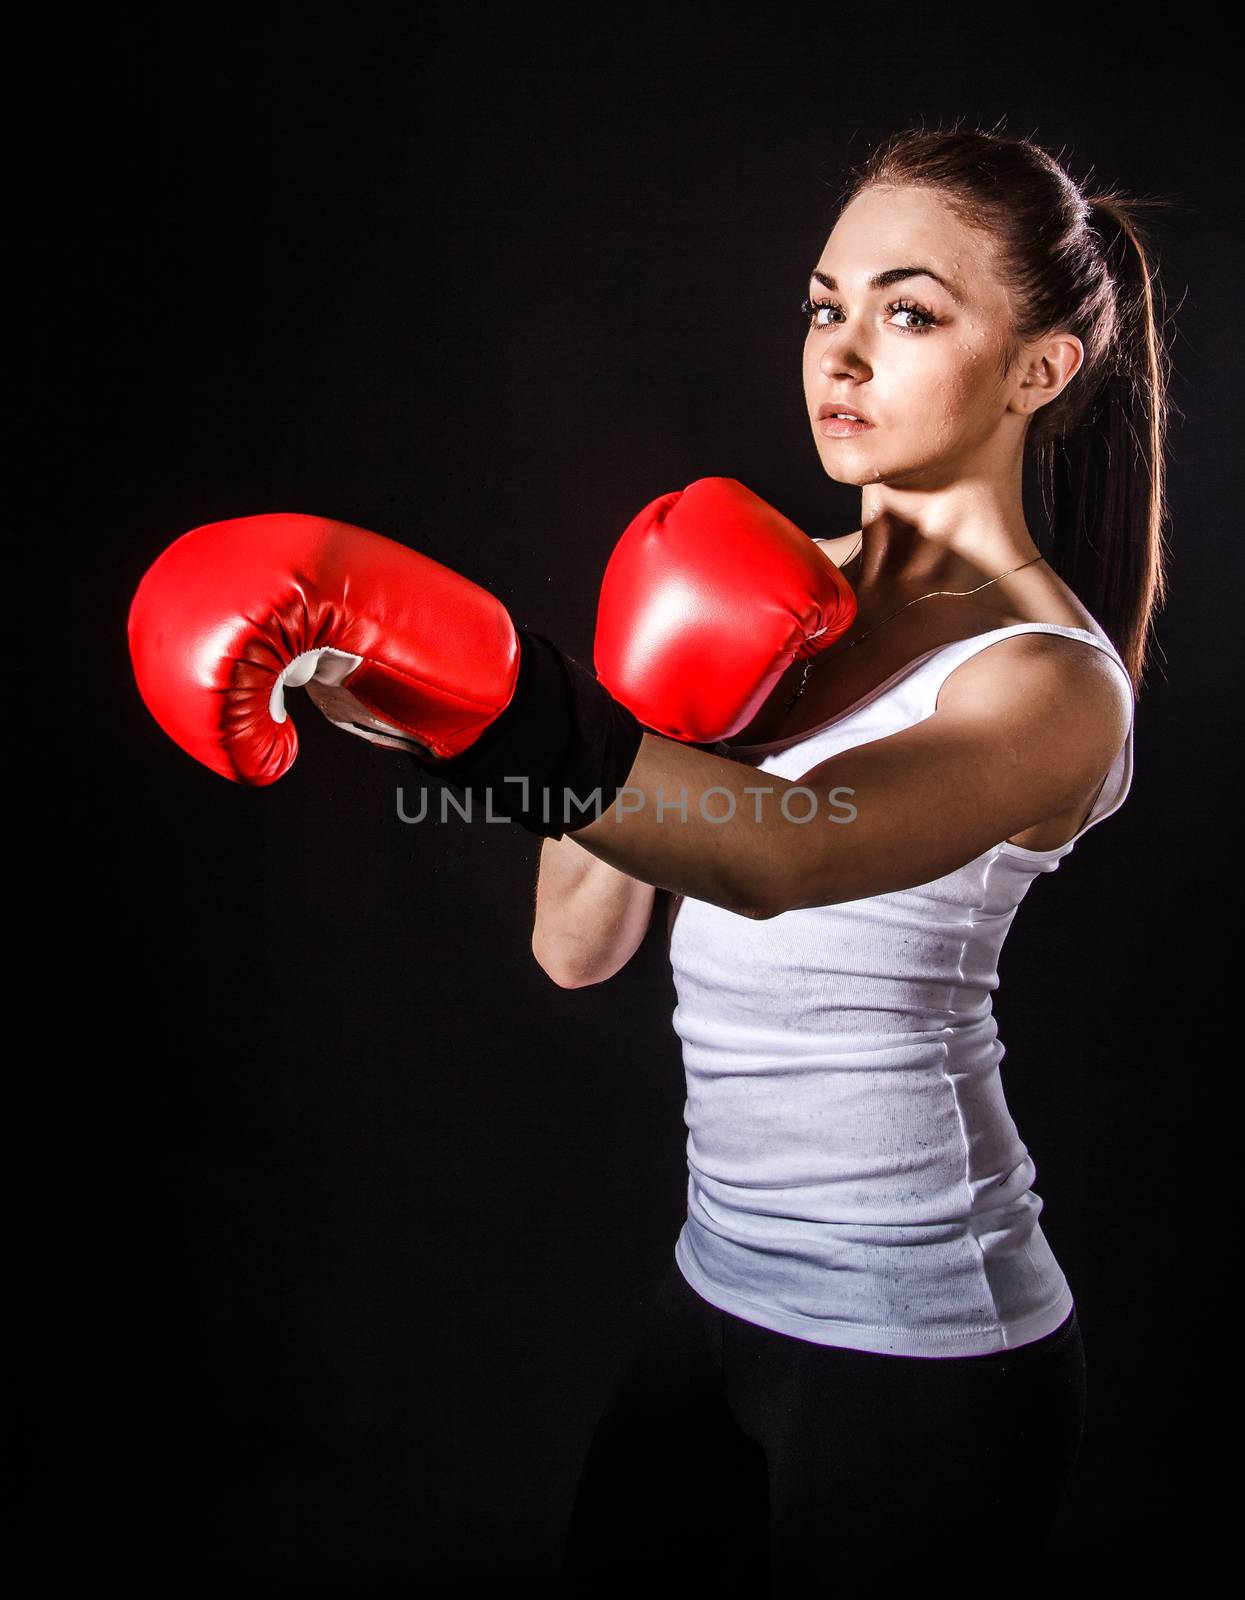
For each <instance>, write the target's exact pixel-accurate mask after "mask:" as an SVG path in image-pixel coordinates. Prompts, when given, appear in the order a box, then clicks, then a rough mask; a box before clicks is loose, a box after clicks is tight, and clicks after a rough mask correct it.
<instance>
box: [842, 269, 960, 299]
mask: <svg viewBox="0 0 1245 1600" xmlns="http://www.w3.org/2000/svg"><path fill="white" fill-rule="evenodd" d="M813 277H814V278H815V279H816V280H817V282H818V283H820V284H823V285H824V286H825V287H826V288H827V289H833V290H834V291H835V293H836V294H837V293H838V289H839V286H838V284H837V283H836V282H835V281H834V279H833V278H828V277H827V276H826V274H825V273H824V272H818V271H816V270H814V272H813ZM921 277H925V278H932V279H933V280H934V282H935V283H940V284H941V285H942V286H943V288H944V289H945V290H946V291H947V293H948V294H949V295H950V296H951V298H952V299H953V300H954V301H955V303H956V304H957V305H960V306H962V305H963V304H964V296H963V295H962V294H960V292H959V290H958V289H955V288H953V287H952V285H951V284H949V283H948V282H947V280H946V279H945V278H944V277H942V276H940V274H939V273H937V272H935V271H934V270H933V268H932V267H888V268H887V270H886V271H885V272H879V273H876V274H875V275H874V276H873V277H872V278H870V279H869V287H870V288H871V289H889V288H890V286H891V284H893V283H902V282H903V281H904V279H905V278H921Z"/></svg>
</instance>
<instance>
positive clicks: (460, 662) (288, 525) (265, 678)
mask: <svg viewBox="0 0 1245 1600" xmlns="http://www.w3.org/2000/svg"><path fill="white" fill-rule="evenodd" d="M129 639H130V656H131V659H132V661H133V663H134V673H135V676H136V678H137V680H138V687H139V691H140V693H141V694H142V697H143V700H144V701H145V702H146V704H147V707H148V709H149V710H150V712H151V713H152V715H153V716H154V717H155V719H156V721H157V722H158V723H159V724H160V726H161V727H162V728H163V729H164V730H165V732H166V733H167V734H169V736H170V737H171V738H173V739H174V740H176V742H177V743H178V744H179V745H181V747H182V748H183V749H184V750H186V751H187V752H188V753H189V754H190V755H192V756H194V757H195V759H196V760H198V761H202V762H203V763H204V765H205V766H208V767H211V768H212V770H213V771H214V772H219V773H220V774H221V775H222V776H223V777H226V778H232V779H233V780H234V781H235V782H238V783H246V784H269V783H275V782H276V780H277V779H278V778H280V777H281V776H282V775H283V774H284V773H285V772H287V771H288V770H289V768H290V766H291V765H292V763H293V761H294V758H295V756H296V755H297V753H298V736H297V734H296V733H295V731H294V725H293V723H292V722H291V721H290V720H289V717H288V715H287V713H286V708H285V689H286V688H287V687H292V686H300V685H305V686H306V688H307V690H308V693H309V694H311V695H312V697H313V699H315V701H316V704H317V705H318V706H319V707H320V709H321V710H322V711H323V712H324V714H325V715H326V716H327V717H328V718H329V720H330V721H332V722H335V723H336V724H337V725H338V726H339V727H342V728H345V729H347V730H348V731H349V732H351V733H358V734H360V735H361V736H362V737H364V738H367V739H372V740H373V741H374V742H376V743H378V744H385V745H391V746H393V747H394V748H397V749H403V750H407V751H409V752H411V753H413V754H421V755H423V754H426V755H431V756H433V757H437V758H444V757H453V756H456V755H459V754H461V753H462V752H463V751H465V750H467V749H468V748H470V747H471V746H472V745H473V744H474V743H475V741H476V739H477V738H478V737H479V736H480V735H481V734H482V733H483V732H484V731H485V729H486V728H488V727H489V726H490V724H492V723H493V722H494V721H495V720H496V718H497V717H498V715H499V714H500V713H501V712H502V711H503V710H504V709H505V707H506V706H507V704H508V703H509V701H510V699H511V696H512V694H513V693H514V689H515V683H516V680H517V676H518V670H519V654H520V651H519V640H518V637H517V635H516V633H515V629H514V627H513V625H512V623H511V620H510V616H509V613H508V612H507V611H506V608H505V607H504V606H503V605H502V604H501V602H500V601H499V600H497V599H496V598H495V597H494V596H493V595H491V594H490V593H489V592H488V590H487V589H482V588H480V587H479V585H478V584H474V583H472V582H471V581H470V580H469V579H467V578H463V577H460V576H459V574H458V573H456V572H452V571H451V570H450V569H449V568H448V567H444V566H442V565H441V564H440V563H439V562H436V561H433V560H431V559H430V558H429V557H428V556H423V555H420V554H419V553H418V552H417V551H414V550H410V549H408V548H407V547H406V546H405V545H401V544H397V543H395V542H394V541H393V540H392V539H386V538H383V537H382V536H381V535H380V534H377V533H369V532H368V531H367V530H366V529H365V528H356V527H353V526H351V525H350V524H349V523H345V522H331V521H329V520H327V519H326V518H323V517H308V516H301V515H299V514H297V513H294V512H280V513H275V514H272V515H269V516H257V517H237V518H234V519H233V520H232V521H227V522H213V523H209V524H207V525H206V526H204V527H201V528H195V529H193V530H192V531H191V532H190V533H186V534H183V535H182V537H181V538H180V539H178V540H176V542H175V543H173V544H172V545H170V546H169V548H168V549H167V550H165V551H164V553H163V554H162V555H161V556H160V557H159V558H158V559H157V560H156V561H155V563H154V564H153V565H152V566H151V568H150V569H149V570H148V572H147V573H146V575H145V576H144V578H143V580H142V582H141V583H140V584H139V587H138V591H137V593H136V594H135V596H134V600H133V603H132V605H131V606H130V616H129Z"/></svg>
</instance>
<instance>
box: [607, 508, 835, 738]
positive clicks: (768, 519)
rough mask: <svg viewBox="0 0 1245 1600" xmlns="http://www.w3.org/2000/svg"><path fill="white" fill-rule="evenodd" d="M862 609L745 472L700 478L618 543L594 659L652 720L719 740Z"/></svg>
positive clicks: (664, 729)
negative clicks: (747, 482) (742, 478)
mask: <svg viewBox="0 0 1245 1600" xmlns="http://www.w3.org/2000/svg"><path fill="white" fill-rule="evenodd" d="M855 616H856V597H855V595H854V594H853V593H852V590H851V588H850V586H849V585H848V583H847V580H846V579H845V578H844V577H843V576H842V574H841V573H840V572H839V569H838V568H837V567H836V566H835V565H834V563H833V562H832V561H831V560H829V559H828V558H827V557H826V556H825V555H823V554H822V552H821V551H820V550H819V549H818V548H817V546H816V545H815V544H814V543H813V541H812V540H811V539H810V538H809V537H808V535H807V534H805V533H802V532H801V531H800V529H799V528H797V527H796V526H795V524H794V523H792V522H789V521H788V520H787V518H786V517H784V516H783V515H782V514H781V512H778V511H775V509H774V508H773V506H770V505H767V504H766V502H765V501H764V500H762V499H760V497H759V496H757V495H755V494H753V493H752V491H751V490H750V489H746V488H745V487H744V486H743V484H742V483H739V482H737V481H736V480H735V479H734V478H700V479H698V480H697V481H696V482H695V483H691V484H689V485H688V486H687V488H686V489H684V490H682V492H678V491H676V492H675V493H673V494H666V495H662V496H661V497H660V498H659V499H657V500H654V501H653V502H652V504H651V505H648V506H646V507H645V508H644V510H643V511H641V512H640V514H639V516H637V517H636V518H635V519H634V520H633V521H632V522H631V523H630V525H629V526H628V527H627V529H626V531H625V532H624V533H623V536H622V538H621V539H620V540H619V541H618V544H617V546H616V547H615V550H614V553H613V555H612V556H611V557H610V560H609V563H608V565H607V566H606V569H605V577H604V579H603V581H602V585H601V599H600V604H599V608H598V612H597V630H596V642H595V645H594V648H593V662H594V665H595V666H596V670H597V675H598V677H599V678H600V680H601V682H602V683H603V684H604V685H605V687H606V688H607V689H608V690H609V691H610V693H611V694H612V695H614V696H615V698H616V699H618V700H620V701H621V702H622V704H623V705H625V706H626V707H628V709H629V710H631V711H632V712H633V713H634V714H635V716H636V717H638V718H639V720H640V722H641V723H643V724H644V726H646V727H648V728H652V729H653V730H654V731H655V732H657V733H662V734H665V735H666V736H667V737H669V738H673V739H679V740H682V741H684V742H686V743H691V744H713V743H715V742H716V741H717V740H719V739H729V738H730V737H731V736H732V735H733V734H736V733H738V732H740V730H741V729H743V728H746V727H747V726H748V724H749V723H750V722H751V721H752V719H753V718H754V717H755V716H756V714H757V712H758V711H759V710H760V709H761V706H762V705H763V704H764V703H765V701H766V700H767V699H768V698H769V695H770V694H771V692H772V691H773V688H774V685H775V684H776V683H777V682H778V680H779V678H780V677H781V676H782V674H783V673H784V672H785V671H786V670H787V668H788V667H789V666H790V665H791V663H792V662H793V661H797V660H800V659H802V658H806V657H808V656H812V655H815V654H816V653H817V651H819V650H824V649H825V648H826V647H827V646H828V645H831V644H833V643H834V641H835V640H836V639H837V638H838V637H839V636H840V635H841V634H843V633H846V632H847V630H848V628H850V627H851V625H852V622H853V621H854V620H855Z"/></svg>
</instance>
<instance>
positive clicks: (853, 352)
mask: <svg viewBox="0 0 1245 1600" xmlns="http://www.w3.org/2000/svg"><path fill="white" fill-rule="evenodd" d="M818 365H819V366H820V368H821V371H822V375H823V376H824V377H827V378H847V377H850V378H860V377H861V376H862V375H867V374H868V372H869V371H870V366H869V359H868V355H867V353H866V351H865V350H864V349H863V348H862V346H861V342H860V340H859V338H858V337H857V335H856V333H855V332H850V333H849V332H848V331H847V330H846V329H844V330H841V336H840V337H839V338H837V339H835V338H830V339H827V340H826V344H825V347H824V349H823V350H822V352H821V355H820V356H819V357H818Z"/></svg>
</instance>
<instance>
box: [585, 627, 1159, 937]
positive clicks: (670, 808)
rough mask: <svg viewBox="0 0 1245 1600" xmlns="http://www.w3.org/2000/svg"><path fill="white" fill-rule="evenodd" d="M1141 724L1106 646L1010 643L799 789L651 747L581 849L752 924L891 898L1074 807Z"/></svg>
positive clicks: (989, 650) (656, 741)
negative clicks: (911, 719)
mask: <svg viewBox="0 0 1245 1600" xmlns="http://www.w3.org/2000/svg"><path fill="white" fill-rule="evenodd" d="M987 658H988V659H987ZM1131 716H1132V695H1131V690H1130V689H1129V687H1128V684H1127V680H1126V679H1125V677H1124V675H1123V673H1122V672H1121V671H1120V669H1119V667H1118V666H1117V665H1115V664H1114V663H1112V662H1111V660H1110V659H1109V658H1108V657H1107V656H1106V655H1104V654H1103V652H1102V651H1101V650H1098V649H1096V648H1094V647H1093V646H1090V645H1086V644H1075V643H1072V642H1070V641H1068V640H1065V639H1058V640H1055V641H1053V642H1052V641H1050V639H1049V638H1048V637H1046V636H1043V635H1033V634H1027V635H1019V636H1013V637H1012V638H1009V639H1003V640H1000V641H999V642H997V643H995V644H993V645H990V646H987V647H986V648H985V649H983V650H982V651H980V652H979V653H978V654H977V655H975V656H973V657H971V658H970V659H969V660H968V661H966V662H964V663H963V664H961V665H960V666H959V667H957V668H956V669H955V670H954V671H953V672H952V673H950V674H949V675H948V678H947V680H946V682H945V683H944V684H943V686H942V689H941V691H940V694H939V698H938V704H937V707H936V709H935V711H934V713H933V715H931V716H929V717H926V718H925V719H924V721H921V722H918V723H916V724H914V725H913V726H912V727H909V728H905V729H903V730H902V731H901V732H899V733H894V734H891V735H889V736H887V737H884V738H881V739H875V740H873V741H871V742H870V743H867V744H862V745H858V746H856V747H854V748H852V749H849V750H844V751H842V752H841V753H840V754H839V755H836V756H833V757H831V758H830V759H829V760H827V761H824V762H822V763H820V764H819V765H818V766H816V767H814V768H813V769H812V771H810V772H808V773H805V774H804V776H803V777H802V778H801V780H800V781H799V783H789V782H788V781H787V780H786V779H784V778H779V777H777V776H775V775H774V774H772V773H761V772H757V771H755V770H753V769H752V768H751V767H748V766H745V765H742V764H741V763H739V762H734V761H730V760H726V759H723V758H722V757H720V756H716V755H710V754H709V753H708V752H707V751H704V750H701V749H698V748H697V747H695V746H694V745H682V744H677V743H674V742H672V741H671V740H668V739H662V738H658V737H655V736H654V735H652V734H648V733H646V734H645V735H644V738H643V740H642V742H641V744H640V749H639V752H638V754H637V756H636V759H635V761H634V763H633V765H632V768H631V771H630V772H629V773H628V776H627V786H626V788H625V789H624V790H623V791H622V793H621V794H620V795H619V797H618V799H617V800H616V801H615V803H614V805H613V806H611V807H610V808H609V809H608V810H607V811H605V812H604V813H603V814H602V815H601V816H600V817H599V818H598V819H597V820H596V821H595V822H591V823H589V824H588V825H587V826H586V827H583V828H580V829H578V830H577V831H576V833H575V839H576V841H577V842H578V843H579V844H581V845H582V846H583V848H584V849H585V850H588V851H590V852H591V853H592V854H593V855H594V856H597V857H599V858H600V859H601V860H602V861H606V862H608V863H609V864H610V865H612V866H614V867H617V868H618V869H619V870H620V871H622V872H626V873H629V874H631V875H632V876H634V877H636V878H639V879H642V880H643V881H644V882H645V883H653V884H656V885H657V886H658V887H659V888H663V889H669V890H671V891H672V892H673V893H675V894H686V895H691V896H693V897H694V898H696V899H700V900H707V901H708V902H709V903H710V904H712V905H716V906H720V907H722V908H723V909H724V910H727V911H732V912H735V913H736V914H737V915H739V916H744V917H750V918H753V919H754V920H761V921H764V920H766V919H767V918H769V917H775V916H779V915H781V914H782V913H783V912H785V911H792V910H797V909H801V908H806V907H813V906H820V905H834V904H838V903H840V902H842V901H847V900H859V899H863V898H867V897H869V896H872V895H878V894H889V893H891V892H893V891H895V890H899V889H906V888H911V887H913V886H915V885H916V884H921V883H929V882H931V881H933V880H934V879H936V878H940V877H943V876H945V875H946V874H947V873H949V872H954V871H955V870H956V869H957V868H958V867H961V866H963V865H964V864H965V862H968V861H972V860H973V859H974V858H975V857H976V856H978V855H980V854H982V852H983V851H985V850H988V849H990V847H991V846H992V845H995V844H998V843H1000V842H1001V841H1002V840H1004V839H1007V838H1009V837H1010V836H1011V835H1012V834H1014V833H1021V832H1023V831H1024V830H1025V829H1026V828H1029V827H1033V826H1035V825H1036V824H1037V823H1039V822H1046V821H1048V820H1050V819H1051V818H1052V817H1056V816H1060V815H1062V814H1063V813H1064V812H1066V811H1068V810H1070V809H1071V808H1072V807H1073V806H1075V805H1077V804H1078V803H1079V802H1080V801H1081V800H1082V799H1083V798H1084V796H1085V795H1087V794H1088V793H1090V792H1091V790H1092V788H1093V786H1094V783H1095V782H1096V781H1098V780H1100V779H1101V778H1102V777H1103V775H1104V774H1105V773H1106V771H1107V769H1108V768H1109V767H1110V765H1111V762H1112V760H1113V759H1114V758H1115V755H1116V754H1117V752H1118V751H1119V748H1120V745H1121V744H1122V743H1123V741H1124V739H1125V738H1126V736H1127V733H1128V728H1129V723H1130V719H1131ZM758 789H760V790H762V791H764V792H763V793H758V792H757V790H758ZM796 790H800V791H801V793H799V794H796V793H794V791H796ZM810 791H812V792H811V793H810ZM810 802H811V805H810ZM680 804H681V805H682V814H681V815H680Z"/></svg>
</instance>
